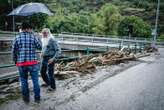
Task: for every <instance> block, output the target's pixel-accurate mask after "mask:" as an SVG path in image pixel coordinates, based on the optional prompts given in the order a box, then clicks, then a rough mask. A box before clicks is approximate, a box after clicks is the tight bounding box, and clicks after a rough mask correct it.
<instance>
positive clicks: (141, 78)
mask: <svg viewBox="0 0 164 110" xmlns="http://www.w3.org/2000/svg"><path fill="white" fill-rule="evenodd" d="M160 54H161V55H158V56H156V57H155V58H154V57H152V58H148V59H144V60H145V62H143V63H141V64H139V65H137V66H134V67H132V68H129V69H127V70H126V71H124V72H122V73H120V74H118V75H116V76H113V77H111V78H109V79H106V80H105V81H104V82H102V83H100V84H98V85H97V86H95V87H93V88H91V89H90V90H88V91H86V92H84V93H81V95H79V96H77V97H76V98H75V99H74V100H71V101H69V102H68V103H66V104H61V105H59V106H56V107H55V108H54V109H56V110H164V49H161V50H160Z"/></svg>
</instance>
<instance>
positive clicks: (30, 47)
mask: <svg viewBox="0 0 164 110" xmlns="http://www.w3.org/2000/svg"><path fill="white" fill-rule="evenodd" d="M41 48H42V45H41V41H40V39H39V38H38V37H36V36H35V35H34V34H33V32H32V27H31V25H30V24H29V23H26V22H24V23H22V32H20V33H19V34H18V35H17V37H16V38H15V40H14V41H13V45H12V57H13V61H14V62H15V64H16V66H17V67H18V70H19V75H20V82H21V90H22V96H23V100H24V102H27V103H28V102H29V101H30V93H29V88H28V73H30V75H31V78H32V82H33V88H34V89H33V90H34V99H35V102H40V86H39V80H38V73H39V65H38V61H37V54H36V49H41Z"/></svg>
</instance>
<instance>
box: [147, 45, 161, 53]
mask: <svg viewBox="0 0 164 110" xmlns="http://www.w3.org/2000/svg"><path fill="white" fill-rule="evenodd" d="M144 50H145V51H146V52H148V53H151V52H158V48H157V47H156V46H151V45H149V46H146V47H145V49H144Z"/></svg>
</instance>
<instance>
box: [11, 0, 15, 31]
mask: <svg viewBox="0 0 164 110" xmlns="http://www.w3.org/2000/svg"><path fill="white" fill-rule="evenodd" d="M11 3H12V10H13V9H14V0H12V1H11ZM12 20H13V32H15V17H14V15H13V17H12Z"/></svg>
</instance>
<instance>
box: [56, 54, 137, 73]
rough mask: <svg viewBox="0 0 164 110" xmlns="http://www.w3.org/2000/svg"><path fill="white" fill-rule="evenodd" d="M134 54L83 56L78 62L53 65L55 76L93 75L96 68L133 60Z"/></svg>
mask: <svg viewBox="0 0 164 110" xmlns="http://www.w3.org/2000/svg"><path fill="white" fill-rule="evenodd" d="M135 59H136V57H135V56H134V54H131V55H129V54H126V53H123V52H118V51H112V52H107V53H103V54H94V55H89V56H83V57H81V58H79V60H76V61H73V62H69V63H66V64H65V63H59V64H56V65H55V69H56V70H57V71H56V74H57V75H68V74H76V73H77V74H84V73H93V72H94V71H95V70H96V66H103V65H114V64H118V63H121V62H124V61H128V60H135Z"/></svg>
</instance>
